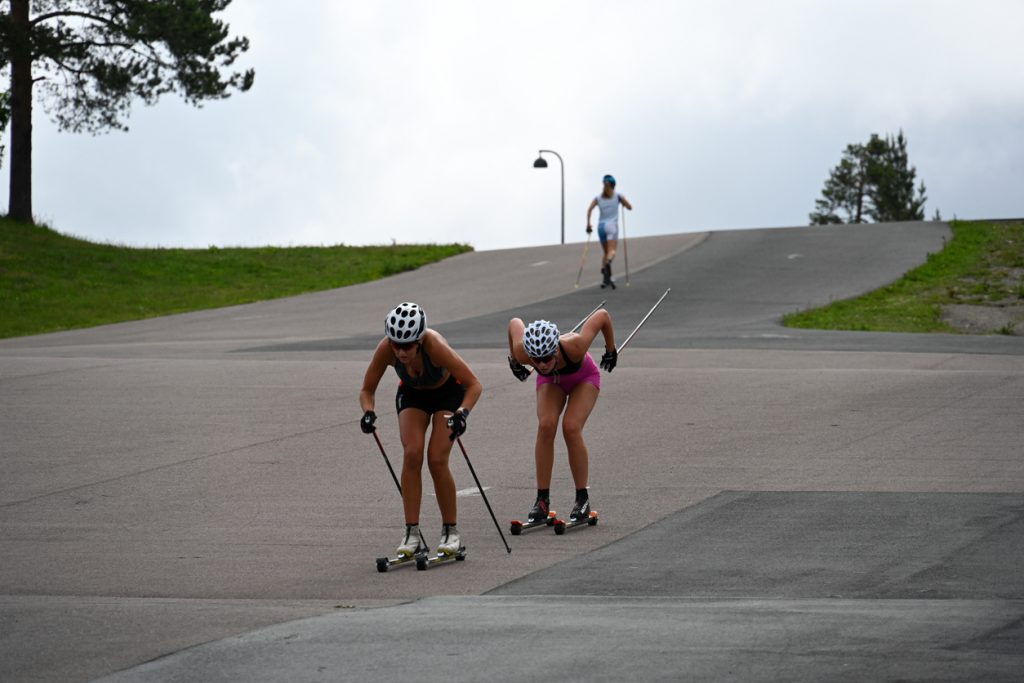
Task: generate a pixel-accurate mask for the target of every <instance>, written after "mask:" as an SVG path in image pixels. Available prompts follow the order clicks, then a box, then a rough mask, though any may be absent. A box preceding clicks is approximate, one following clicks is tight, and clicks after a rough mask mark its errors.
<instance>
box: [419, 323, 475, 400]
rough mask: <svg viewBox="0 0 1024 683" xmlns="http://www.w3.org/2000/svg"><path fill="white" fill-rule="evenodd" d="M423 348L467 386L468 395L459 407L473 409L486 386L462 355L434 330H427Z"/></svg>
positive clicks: (437, 363) (437, 362)
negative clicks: (481, 382)
mask: <svg viewBox="0 0 1024 683" xmlns="http://www.w3.org/2000/svg"><path fill="white" fill-rule="evenodd" d="M423 348H424V349H425V350H426V352H427V354H428V355H429V356H430V357H431V358H432V359H433V361H434V363H435V364H436V365H440V366H441V367H442V368H446V369H447V370H448V372H450V373H452V377H454V378H455V379H456V380H457V381H458V382H459V383H460V384H461V385H462V386H463V387H465V389H466V395H465V396H464V397H463V399H462V405H461V406H459V407H460V408H465V409H466V410H473V406H475V405H476V402H477V401H478V400H480V394H481V393H483V390H484V387H483V385H482V384H480V380H479V379H477V377H476V375H475V374H473V371H472V370H471V369H470V368H469V365H468V364H467V363H466V361H464V360H463V359H462V356H460V355H459V354H457V353H456V352H455V349H453V348H452V347H451V346H449V345H448V341H447V340H446V339H445V338H444V337H442V336H441V335H440V334H438V333H437V332H434V331H433V330H427V334H426V336H425V337H424V338H423Z"/></svg>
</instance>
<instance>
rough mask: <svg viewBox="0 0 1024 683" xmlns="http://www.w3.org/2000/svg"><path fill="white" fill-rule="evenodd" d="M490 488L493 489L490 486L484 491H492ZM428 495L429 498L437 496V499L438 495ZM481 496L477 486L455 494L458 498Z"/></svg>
mask: <svg viewBox="0 0 1024 683" xmlns="http://www.w3.org/2000/svg"><path fill="white" fill-rule="evenodd" d="M490 488H491V487H490V486H485V487H484V491H488V490H490ZM427 495H428V496H435V497H436V494H433V493H428V494H427ZM479 495H480V489H478V488H477V487H475V486H474V487H472V488H468V489H460V490H459V491H456V492H455V497H456V498H469V497H470V496H479Z"/></svg>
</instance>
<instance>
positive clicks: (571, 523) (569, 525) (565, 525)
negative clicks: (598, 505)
mask: <svg viewBox="0 0 1024 683" xmlns="http://www.w3.org/2000/svg"><path fill="white" fill-rule="evenodd" d="M584 524H586V525H587V526H597V510H591V511H590V514H589V515H586V516H585V517H580V518H578V519H573V518H572V517H570V518H569V520H568V521H566V520H562V519H559V520H557V521H555V524H554V526H555V534H557V535H558V536H561V535H562V534H564V533H565V532H566V531H568V530H569V529H573V528H575V527H578V526H583V525H584Z"/></svg>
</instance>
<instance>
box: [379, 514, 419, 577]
mask: <svg viewBox="0 0 1024 683" xmlns="http://www.w3.org/2000/svg"><path fill="white" fill-rule="evenodd" d="M429 555H430V548H429V547H427V544H426V542H425V541H424V540H423V533H422V532H421V531H420V528H419V526H418V525H415V524H408V525H406V527H405V537H404V539H403V540H402V544H401V545H400V546H398V552H397V553H396V555H395V557H378V558H377V571H379V572H381V573H382V574H383V573H384V572H386V571H389V570H391V569H395V568H397V567H403V566H405V565H407V564H417V565H418V564H419V562H420V560H426V559H428V557H429Z"/></svg>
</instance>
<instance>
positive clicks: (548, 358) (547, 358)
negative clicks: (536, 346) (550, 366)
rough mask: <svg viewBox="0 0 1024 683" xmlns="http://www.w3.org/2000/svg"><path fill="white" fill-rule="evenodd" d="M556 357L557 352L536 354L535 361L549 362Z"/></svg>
mask: <svg viewBox="0 0 1024 683" xmlns="http://www.w3.org/2000/svg"><path fill="white" fill-rule="evenodd" d="M554 357H555V354H553V353H549V354H548V355H546V356H535V357H534V358H533V360H534V362H535V363H548V362H550V361H551V360H552V359H553V358H554Z"/></svg>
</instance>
